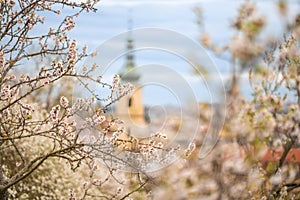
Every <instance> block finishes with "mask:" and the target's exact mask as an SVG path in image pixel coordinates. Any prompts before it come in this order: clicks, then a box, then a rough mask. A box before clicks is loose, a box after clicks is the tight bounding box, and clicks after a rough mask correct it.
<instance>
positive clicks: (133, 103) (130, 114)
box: [115, 20, 146, 135]
mask: <svg viewBox="0 0 300 200" xmlns="http://www.w3.org/2000/svg"><path fill="white" fill-rule="evenodd" d="M131 23H132V22H131V20H129V25H130V27H129V32H128V39H127V55H126V62H125V65H124V66H123V67H122V68H121V70H120V72H119V76H120V79H121V81H122V82H123V83H131V84H133V85H134V86H135V90H134V91H133V92H132V93H130V94H128V95H126V96H124V97H122V98H121V99H120V100H119V101H118V102H117V104H116V108H115V114H116V116H117V117H118V118H120V119H121V120H123V121H124V122H125V126H126V129H127V130H126V131H127V132H128V134H131V133H132V134H138V135H139V133H138V132H139V131H140V130H141V129H142V128H143V127H144V125H145V124H146V122H145V113H144V106H143V102H142V87H141V86H140V84H139V80H140V76H141V75H140V74H139V73H138V72H137V70H136V68H135V63H134V54H133V38H132V31H131V30H132V29H131Z"/></svg>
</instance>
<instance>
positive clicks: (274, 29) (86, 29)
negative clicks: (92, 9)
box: [52, 0, 299, 105]
mask: <svg viewBox="0 0 300 200" xmlns="http://www.w3.org/2000/svg"><path fill="white" fill-rule="evenodd" d="M241 2H243V1H238V0H226V1H221V0H151V1H150V0H101V1H100V3H99V4H98V5H97V8H98V11H97V12H96V13H88V14H83V15H81V16H80V17H79V18H77V19H75V21H76V27H75V29H74V30H72V31H71V33H70V36H71V37H73V38H76V40H77V42H78V43H79V45H84V44H86V45H88V48H89V51H90V52H92V51H98V53H99V55H100V57H101V58H103V59H102V60H97V59H94V60H92V61H90V60H87V61H86V63H88V62H94V61H95V62H97V64H98V65H99V66H101V67H104V68H105V70H104V71H105V73H106V74H104V75H106V76H104V77H105V78H106V80H107V81H109V80H110V79H111V77H112V75H113V74H116V73H118V71H119V70H120V68H121V67H122V65H123V64H124V62H125V55H124V54H122V53H124V52H122V50H124V49H125V47H126V38H127V36H128V33H127V31H128V19H129V18H131V19H132V25H131V26H132V28H133V36H134V34H135V30H141V29H144V28H156V29H162V30H165V33H168V34H169V32H168V31H172V32H174V36H171V37H170V36H168V35H167V34H163V33H162V34H161V35H157V37H156V38H153V37H152V39H151V40H149V41H150V44H147V45H146V44H143V41H145V40H147V39H148V37H146V36H145V35H147V33H145V34H144V35H142V36H141V37H140V40H139V38H138V36H135V37H136V38H134V39H135V41H134V42H135V43H134V44H135V48H136V49H135V50H136V51H135V52H134V55H135V63H136V66H137V70H139V69H140V71H139V72H140V73H141V74H142V78H141V79H142V80H141V82H142V83H149V82H151V81H152V82H156V83H158V84H161V85H162V84H163V85H164V86H166V87H162V88H159V87H157V85H156V86H153V87H149V85H148V87H145V90H144V91H143V95H144V98H143V101H144V103H145V104H152V105H157V104H178V99H180V100H179V102H181V103H182V101H183V100H182V99H181V97H182V98H183V97H185V98H184V99H185V100H184V104H187V105H188V103H189V102H190V101H192V100H196V101H210V102H212V101H214V99H215V98H216V96H215V95H214V94H212V93H217V90H218V89H216V88H217V87H220V86H222V84H225V85H226V80H227V79H228V77H229V76H230V70H231V68H230V65H229V63H228V62H227V61H226V60H223V59H220V58H218V57H216V56H214V54H212V53H211V52H208V51H207V50H203V51H202V50H199V49H198V48H196V49H193V50H191V49H192V48H190V46H188V45H185V44H186V43H185V42H184V41H181V40H176V37H177V36H176V35H182V36H184V37H186V39H187V40H188V41H190V43H191V45H192V44H193V42H194V43H198V39H199V27H198V26H197V23H196V21H197V19H196V15H195V14H194V13H193V9H194V7H195V6H198V5H199V6H201V7H202V9H203V17H204V26H205V31H206V32H208V33H209V34H211V37H212V39H213V41H215V42H216V43H218V44H226V43H229V42H230V40H231V38H232V36H233V34H235V33H234V32H233V31H232V29H231V28H230V24H231V22H232V20H233V19H234V17H235V16H236V14H237V11H236V9H237V7H238V6H239V5H240V3H241ZM293 2H294V3H293V5H295V6H293V7H291V8H290V12H289V14H290V15H291V17H292V16H293V15H295V13H297V11H299V4H297V3H296V2H297V1H293ZM257 7H258V9H259V12H260V14H262V15H264V16H265V17H266V20H267V24H268V26H267V27H266V28H265V29H264V30H263V34H261V37H262V38H264V37H269V36H272V37H275V38H276V37H278V38H279V37H280V36H281V35H282V30H281V29H280V28H279V27H280V26H274V25H276V24H280V23H282V21H280V18H279V17H278V13H277V11H276V7H275V4H274V1H268V0H264V1H258V3H257ZM270 11H271V12H270ZM52 23H55V21H53V22H52ZM150 32H151V31H150ZM151 33H152V32H151ZM171 35H172V34H171ZM149 37H151V34H149ZM116 38H117V39H116ZM166 41H167V42H166ZM180 41H181V43H180ZM151 42H154V43H155V44H163V43H164V42H166V43H168V44H169V46H167V47H166V46H164V48H167V50H170V49H171V51H163V50H162V49H155V48H152V49H151V48H150V49H143V48H142V47H150V46H151ZM106 43H108V44H109V46H107V47H106V48H102V47H103V46H104V44H106ZM172 45H173V46H172ZM154 46H155V45H154ZM137 47H141V49H137ZM177 49H185V50H186V51H185V52H184V53H183V52H180V54H184V56H183V57H186V58H187V60H190V59H192V58H194V57H195V56H196V57H197V56H198V55H199V51H201V53H200V54H201V56H200V58H199V60H207V59H209V60H211V61H212V63H213V64H212V65H214V67H215V68H216V70H217V71H218V72H220V76H217V78H215V79H211V80H205V79H204V78H203V77H201V76H196V75H195V74H194V73H192V72H193V66H191V64H190V63H188V62H187V60H186V59H184V58H182V57H181V56H182V55H178V54H177V55H176V54H174V52H176V50H177ZM173 50H174V51H173ZM109 52H111V54H114V53H116V52H119V54H120V55H117V56H116V57H113V59H112V58H111V57H109V55H110V54H109ZM172 53H173V54H172ZM105 55H108V57H109V59H112V62H111V63H109V66H102V65H105V64H104V63H105V62H104V61H103V60H105V58H104V57H105ZM203 58H205V59H203ZM212 65H210V66H212ZM145 66H148V68H147V67H145ZM149 66H150V67H149ZM151 66H152V67H151ZM210 68H213V67H210ZM147 69H153V70H152V71H151V70H150V71H149V70H148V71H147ZM101 70H102V71H101V72H103V69H101ZM168 70H169V72H168ZM170 70H171V71H172V73H171V72H170ZM208 70H209V69H208ZM161 71H162V72H161ZM215 72H216V71H215ZM170 74H173V75H170ZM177 75H180V76H181V77H182V79H180V78H178V77H177ZM243 77H245V78H242V83H241V84H242V87H243V90H242V91H243V92H244V93H245V95H246V96H250V95H251V88H250V86H249V84H248V82H247V75H244V76H243ZM168 78H169V79H168ZM163 80H164V81H163ZM176 80H180V81H181V82H180V81H177V82H176ZM210 85H213V86H211V87H209V86H210ZM147 88H148V89H147ZM164 88H165V90H164ZM153 94H159V95H153Z"/></svg>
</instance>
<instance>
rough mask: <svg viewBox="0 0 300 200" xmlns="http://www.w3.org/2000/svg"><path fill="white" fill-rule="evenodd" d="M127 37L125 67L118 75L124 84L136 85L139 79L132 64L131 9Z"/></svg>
mask: <svg viewBox="0 0 300 200" xmlns="http://www.w3.org/2000/svg"><path fill="white" fill-rule="evenodd" d="M128 12H129V16H128V21H127V23H128V24H127V26H128V36H127V45H126V53H127V55H126V62H125V65H124V66H123V67H122V69H121V71H120V73H119V75H120V77H121V80H122V81H124V82H130V83H132V84H135V85H137V84H138V81H139V79H140V74H138V73H137V71H136V69H135V63H134V54H133V50H134V44H133V35H132V17H131V12H132V11H131V9H130V10H129V11H128Z"/></svg>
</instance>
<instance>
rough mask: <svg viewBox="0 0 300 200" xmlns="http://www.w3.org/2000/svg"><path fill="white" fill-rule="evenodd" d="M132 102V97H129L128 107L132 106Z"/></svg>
mask: <svg viewBox="0 0 300 200" xmlns="http://www.w3.org/2000/svg"><path fill="white" fill-rule="evenodd" d="M131 104H132V98H129V100H128V107H131Z"/></svg>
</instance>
